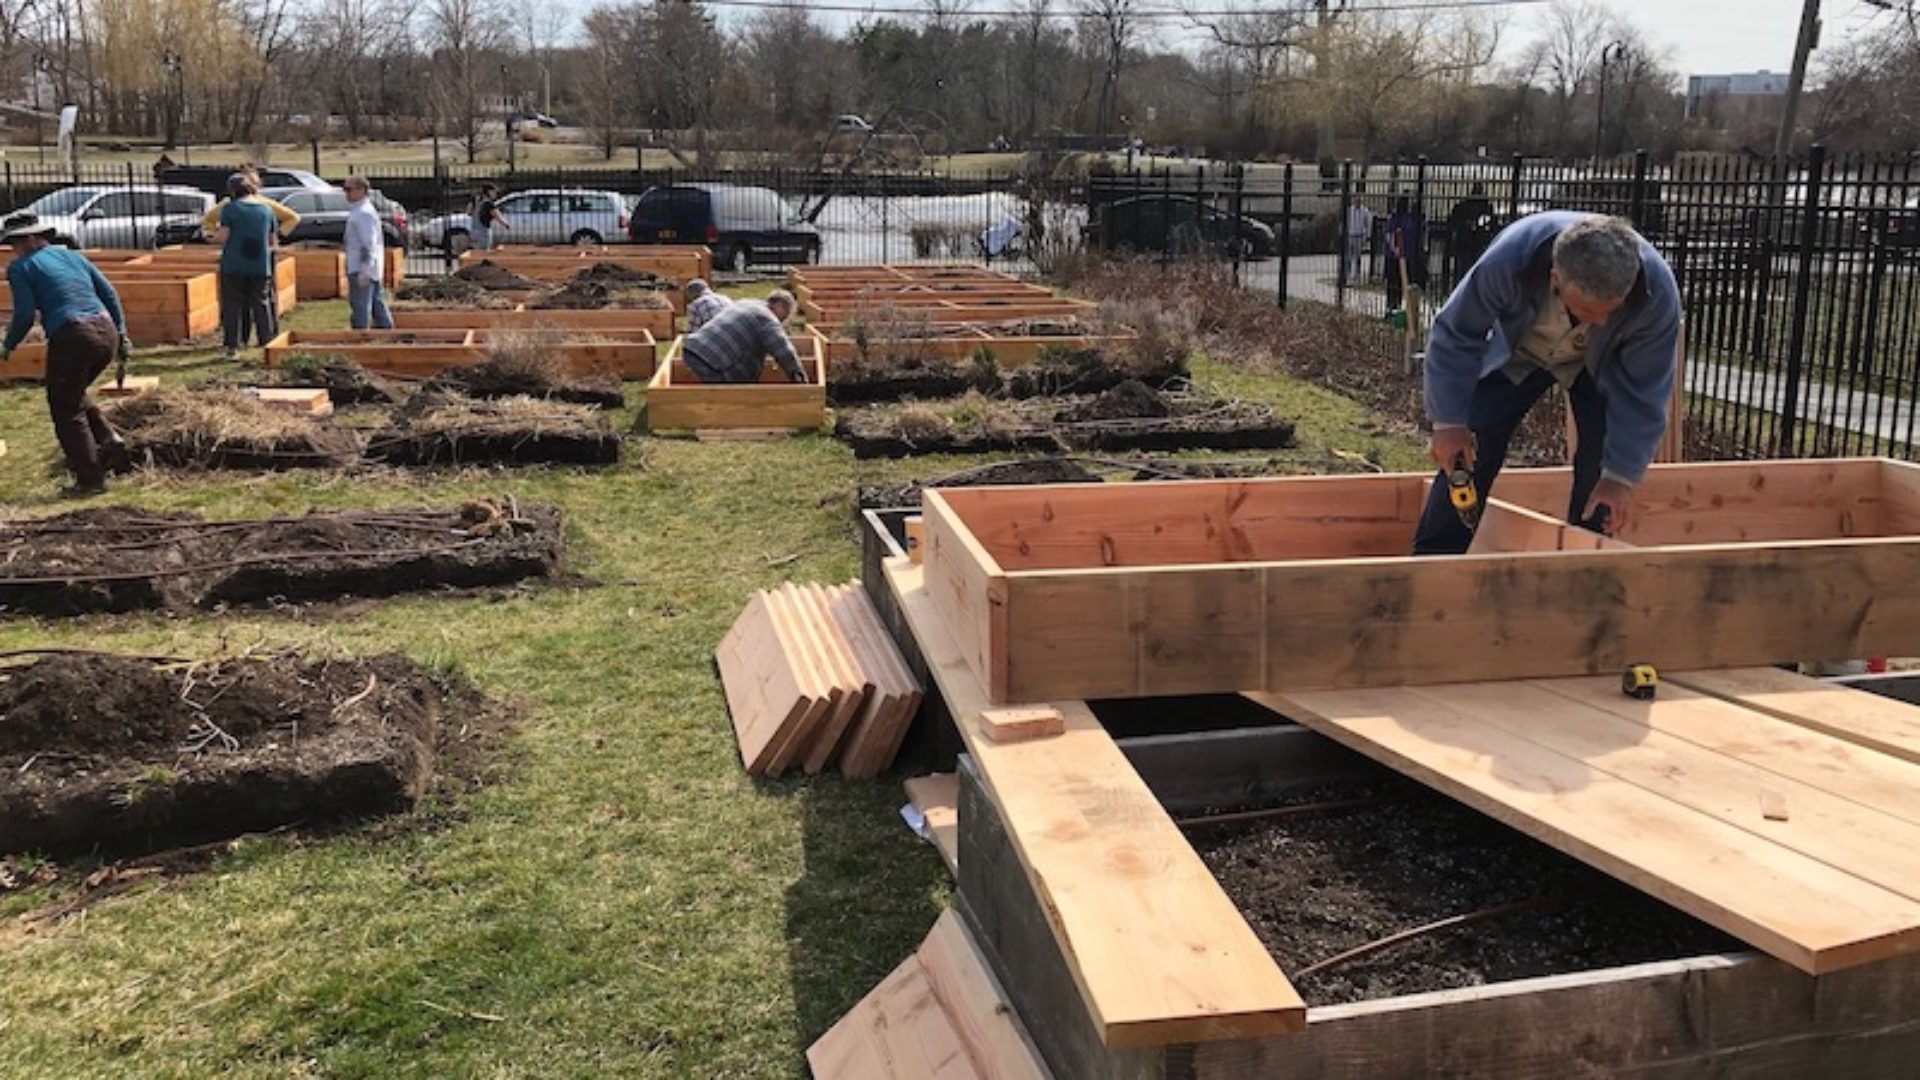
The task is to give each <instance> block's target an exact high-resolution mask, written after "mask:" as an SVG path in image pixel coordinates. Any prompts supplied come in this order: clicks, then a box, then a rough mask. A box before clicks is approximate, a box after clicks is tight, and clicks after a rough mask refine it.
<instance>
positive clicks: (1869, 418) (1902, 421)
mask: <svg viewBox="0 0 1920 1080" xmlns="http://www.w3.org/2000/svg"><path fill="white" fill-rule="evenodd" d="M1687 391H1688V392H1689V393H1692V394H1697V395H1700V396H1702V397H1710V398H1713V399H1715V400H1718V401H1730V402H1732V403H1734V404H1736V405H1744V406H1746V407H1748V408H1752V409H1758V410H1761V411H1763V412H1769V413H1778V412H1779V411H1780V407H1781V405H1782V404H1783V403H1784V402H1785V401H1786V396H1787V377H1786V376H1785V375H1784V374H1781V373H1778V372H1771V371H1755V370H1752V369H1749V368H1742V367H1737V366H1735V365H1732V364H1723V363H1719V362H1718V361H1711V360H1706V361H1703V360H1692V359H1690V360H1688V361H1687ZM1799 414H1800V418H1801V420H1802V421H1805V422H1810V423H1816V424H1825V425H1827V426H1829V427H1833V428H1838V429H1840V430H1842V431H1852V432H1858V433H1860V434H1863V435H1866V436H1869V437H1871V438H1877V439H1883V440H1886V441H1887V442H1889V443H1898V444H1905V443H1907V442H1908V441H1909V440H1910V439H1911V437H1912V436H1913V435H1914V433H1915V427H1914V425H1915V423H1916V421H1920V402H1916V401H1914V400H1912V399H1908V398H1902V397H1896V396H1894V395H1892V394H1876V393H1871V392H1869V391H1865V390H1849V389H1847V388H1846V387H1837V386H1833V385H1831V384H1827V383H1821V382H1813V381H1809V380H1805V379H1803V380H1801V384H1800V410H1799Z"/></svg>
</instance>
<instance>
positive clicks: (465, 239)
mask: <svg viewBox="0 0 1920 1080" xmlns="http://www.w3.org/2000/svg"><path fill="white" fill-rule="evenodd" d="M446 248H447V254H449V255H451V256H453V257H454V258H459V257H460V256H462V255H465V254H466V253H467V252H468V251H470V250H472V248H473V237H471V236H469V235H467V233H466V231H465V230H455V231H454V232H450V233H448V234H447V243H446Z"/></svg>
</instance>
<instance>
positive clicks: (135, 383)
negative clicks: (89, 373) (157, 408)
mask: <svg viewBox="0 0 1920 1080" xmlns="http://www.w3.org/2000/svg"><path fill="white" fill-rule="evenodd" d="M158 389H160V379H159V377H158V376H154V375H129V376H127V382H126V385H125V386H122V385H120V384H119V383H118V382H115V381H114V380H112V379H108V380H107V381H106V382H104V383H101V384H100V385H99V386H98V387H96V388H95V389H94V393H96V394H99V395H100V396H101V397H104V398H122V397H132V396H134V395H135V394H144V393H146V392H147V391H149V390H158Z"/></svg>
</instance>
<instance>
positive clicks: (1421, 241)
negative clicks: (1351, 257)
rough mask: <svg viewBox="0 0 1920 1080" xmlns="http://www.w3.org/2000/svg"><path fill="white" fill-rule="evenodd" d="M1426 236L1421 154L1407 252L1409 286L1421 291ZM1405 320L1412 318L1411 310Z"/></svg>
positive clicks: (1424, 173)
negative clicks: (1411, 231) (1409, 242)
mask: <svg viewBox="0 0 1920 1080" xmlns="http://www.w3.org/2000/svg"><path fill="white" fill-rule="evenodd" d="M1427 234H1428V230H1427V155H1425V154H1421V155H1420V160H1419V161H1418V163H1417V167H1416V168H1415V169H1414V173H1413V250H1412V251H1409V252H1407V262H1408V267H1407V277H1408V280H1409V283H1410V284H1412V285H1413V286H1414V287H1415V288H1417V289H1420V290H1422V291H1424V290H1425V289H1426V287H1427V262H1428V258H1427V256H1428V253H1429V250H1428V246H1427V241H1428V235H1427ZM1416 267H1417V268H1418V269H1415V268H1416ZM1400 302H1401V303H1402V304H1405V303H1407V298H1406V297H1404V296H1403V297H1401V298H1400ZM1407 318H1409V319H1411V318H1413V313H1412V311H1411V310H1409V311H1408V313H1407Z"/></svg>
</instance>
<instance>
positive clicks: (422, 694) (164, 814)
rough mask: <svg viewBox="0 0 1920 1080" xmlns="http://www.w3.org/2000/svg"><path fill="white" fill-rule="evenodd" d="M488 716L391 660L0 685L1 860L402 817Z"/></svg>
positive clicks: (221, 664) (453, 690)
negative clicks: (437, 768)
mask: <svg viewBox="0 0 1920 1080" xmlns="http://www.w3.org/2000/svg"><path fill="white" fill-rule="evenodd" d="M488 708H490V706H489V704H488V703H487V702H486V700H485V699H484V698H483V697H482V696H480V695H479V694H477V693H476V692H474V691H472V690H471V689H469V688H464V687H459V686H453V685H448V684H445V683H442V682H441V681H438V680H436V678H435V677H434V676H433V675H432V674H431V673H429V672H428V671H427V670H426V669H424V668H422V667H421V666H420V665H418V664H417V663H415V662H413V661H412V660H409V659H407V658H405V657H401V656H397V655H385V656H375V657H368V658H364V659H345V660H339V659H308V658H302V657H297V656H271V657H242V658H239V659H234V660H225V661H217V662H208V663H193V664H189V663H155V662H152V661H150V660H146V659H139V658H132V657H122V656H110V655H104V654H82V655H68V656H48V657H46V658H44V659H41V660H38V661H36V662H34V663H31V664H27V665H24V666H18V667H11V668H5V669H0V851H7V852H18V851H29V850H30V851H34V852H39V853H45V854H54V855H59V854H65V853H74V852H89V853H95V852H99V853H110V854H111V853H133V852H142V851H154V850H159V849H164V848H170V847H175V846H179V845H185V844H196V843H204V842H206V841H210V840H215V839H220V838H225V837H232V836H236V835H240V834H243V833H249V832H259V831H265V830H271V829H278V828H282V827H285V826H289V825H302V826H317V825H322V824H326V823H329V822H334V821H339V820H342V819H350V818H360V817H366V816H371V815H384V814H392V813H397V812H401V811H405V810H407V809H409V808H410V807H412V806H413V805H414V804H415V803H416V802H417V801H418V800H419V798H420V797H421V795H422V794H423V793H424V792H425V791H426V789H427V786H428V783H429V780H430V778H431V776H432V774H433V770H434V762H435V758H436V754H437V753H438V752H440V750H441V749H442V748H443V747H447V746H449V744H450V743H458V742H460V741H462V740H464V739H465V738H467V734H466V733H467V731H468V730H469V728H468V726H467V725H468V722H469V720H470V719H472V720H475V721H478V720H480V719H481V714H482V713H484V712H485V711H486V710H487V709H488Z"/></svg>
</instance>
